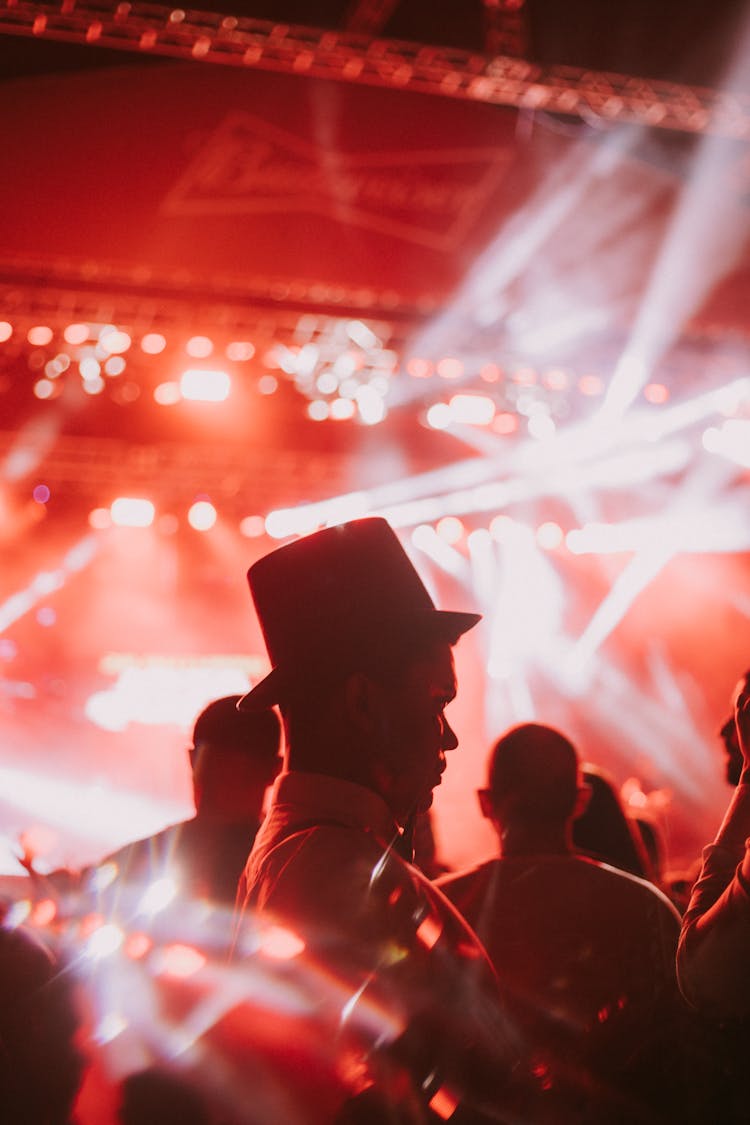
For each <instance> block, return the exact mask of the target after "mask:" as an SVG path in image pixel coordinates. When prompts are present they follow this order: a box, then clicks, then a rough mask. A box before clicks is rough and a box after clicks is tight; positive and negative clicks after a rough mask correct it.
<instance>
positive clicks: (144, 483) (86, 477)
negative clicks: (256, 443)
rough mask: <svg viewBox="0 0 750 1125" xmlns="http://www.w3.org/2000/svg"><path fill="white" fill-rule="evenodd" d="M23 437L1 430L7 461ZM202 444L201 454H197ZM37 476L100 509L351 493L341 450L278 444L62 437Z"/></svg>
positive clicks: (249, 506)
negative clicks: (149, 500)
mask: <svg viewBox="0 0 750 1125" xmlns="http://www.w3.org/2000/svg"><path fill="white" fill-rule="evenodd" d="M18 442H19V439H18V435H17V434H15V433H3V432H1V431H0V461H5V460H6V459H7V458H8V457H9V456H10V455H11V453H12V452H13V450H16V449H17V448H18ZM198 450H199V452H198ZM37 476H39V477H40V479H41V478H43V479H44V481H45V483H46V484H48V485H49V487H50V488H51V489H52V491H53V493H55V494H57V493H59V492H60V491H62V493H63V495H68V496H70V497H72V498H73V499H72V500H71V503H73V502H74V503H76V504H77V503H83V504H89V505H90V506H91V507H95V506H97V505H99V504H101V503H103V502H106V503H109V501H110V499H112V498H114V497H115V496H117V495H127V494H133V495H136V496H138V495H145V496H158V498H159V503H160V505H162V506H163V507H165V508H167V509H169V508H170V507H173V506H174V507H177V508H179V507H186V506H188V505H189V504H190V503H192V501H193V500H194V499H195V497H196V495H197V494H199V493H206V494H208V495H210V497H211V499H212V501H213V502H214V503H216V504H218V505H219V507H220V509H221V511H222V512H225V513H226V514H228V515H236V516H239V517H241V516H245V515H248V514H252V513H253V512H254V511H258V512H263V511H265V510H266V508H267V507H268V505H269V504H282V505H283V504H290V503H292V502H293V498H292V497H291V496H290V493H289V482H290V481H294V482H295V485H294V487H295V495H297V490H298V492H299V495H309V496H315V495H326V496H328V495H336V494H337V493H342V492H345V491H347V488H348V486H349V481H350V479H351V465H350V463H349V460H348V459H347V458H346V457H345V456H344V455H342V454H338V453H335V452H333V451H332V450H327V451H326V452H325V453H312V452H310V451H298V452H295V451H294V450H292V449H283V450H277V451H275V452H274V455H273V457H269V456H268V455H267V454H264V453H263V452H262V451H253V450H251V449H248V448H247V446H243V447H242V448H241V449H238V448H237V447H236V446H232V445H224V446H211V445H208V444H201V445H200V446H199V447H196V445H195V443H190V444H187V443H185V444H181V443H179V442H162V443H160V444H159V445H132V444H129V443H128V442H126V441H121V440H118V439H115V438H93V437H81V436H76V437H65V436H63V437H58V438H57V439H56V441H55V444H54V447H53V448H52V449H51V450H50V451H49V452H48V453H46V454H45V457H44V465H43V468H40V469H39V470H38V472H37Z"/></svg>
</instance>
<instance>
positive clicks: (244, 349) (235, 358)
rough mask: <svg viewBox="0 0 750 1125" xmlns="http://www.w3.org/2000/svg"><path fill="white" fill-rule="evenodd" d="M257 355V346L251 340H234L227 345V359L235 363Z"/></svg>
mask: <svg viewBox="0 0 750 1125" xmlns="http://www.w3.org/2000/svg"><path fill="white" fill-rule="evenodd" d="M254 355H255V346H254V345H253V344H251V343H250V341H249V340H232V342H231V343H230V344H227V347H226V356H227V359H231V360H232V362H233V363H244V362H246V361H247V360H248V359H252V358H253V356H254Z"/></svg>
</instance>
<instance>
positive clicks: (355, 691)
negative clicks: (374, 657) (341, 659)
mask: <svg viewBox="0 0 750 1125" xmlns="http://www.w3.org/2000/svg"><path fill="white" fill-rule="evenodd" d="M380 694H381V693H380V688H379V686H378V684H377V683H376V682H375V681H374V680H373V679H371V678H370V676H366V675H365V673H364V672H352V673H351V674H350V675H349V676H347V679H346V684H345V687H344V699H345V703H346V713H347V716H348V718H349V721H350V722H351V723H352V724H353V725H354V726H355V727H356V729H357V730H359V731H361V732H362V733H363V734H368V735H371V734H373V733H375V731H376V730H377V729H378V727H379V723H380V721H381V704H380Z"/></svg>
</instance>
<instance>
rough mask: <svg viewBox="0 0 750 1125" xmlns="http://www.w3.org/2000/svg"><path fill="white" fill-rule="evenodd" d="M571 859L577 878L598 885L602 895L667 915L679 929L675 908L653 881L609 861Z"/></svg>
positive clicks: (576, 857)
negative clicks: (608, 895) (576, 871)
mask: <svg viewBox="0 0 750 1125" xmlns="http://www.w3.org/2000/svg"><path fill="white" fill-rule="evenodd" d="M573 858H574V859H575V861H576V864H577V870H578V871H579V873H580V875H579V877H580V878H581V879H586V880H587V881H588V882H590V883H591V884H592V885H596V886H597V887H599V888H601V891H602V893H603V894H607V893H608V894H610V895H611V896H612V897H616V898H618V899H619V900H620V901H621V902H622V903H623V904H626V905H630V906H632V907H633V909H634V910H636V909H643V910H646V909H648V911H649V912H650V913H651V914H654V913H655V914H657V915H659V916H663V917H664V918H665V919H667V918H669V919H670V920H671V922H672V923H673V924H675V925H676V926H677V928H678V929H679V927H680V915H679V914H678V912H677V909H676V908H675V906H674V904H673V903H671V902H670V901H669V899H668V898H667V896H666V895H665V894H664V892H663V891H661V890H660V889H659V888H658V887H657V886H656V885H655V884H654V883H651V882H649V881H648V879H641V878H640V877H639V876H638V875H631V873H630V872H629V871H621V870H620V868H619V867H611V866H610V865H609V864H608V863H601V862H600V861H599V860H596V859H590V858H589V857H588V856H575V857H573Z"/></svg>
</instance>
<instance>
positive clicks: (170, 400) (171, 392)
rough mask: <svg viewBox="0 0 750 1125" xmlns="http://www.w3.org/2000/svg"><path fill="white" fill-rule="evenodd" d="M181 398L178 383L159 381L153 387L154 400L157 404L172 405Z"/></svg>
mask: <svg viewBox="0 0 750 1125" xmlns="http://www.w3.org/2000/svg"><path fill="white" fill-rule="evenodd" d="M181 398H182V395H181V394H180V386H179V383H159V386H158V387H154V401H155V402H158V403H159V406H174V404H175V403H176V402H179V401H180V399H181Z"/></svg>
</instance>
